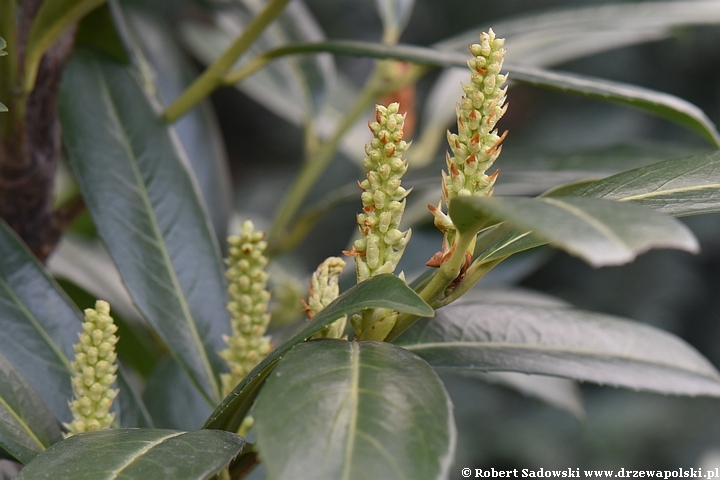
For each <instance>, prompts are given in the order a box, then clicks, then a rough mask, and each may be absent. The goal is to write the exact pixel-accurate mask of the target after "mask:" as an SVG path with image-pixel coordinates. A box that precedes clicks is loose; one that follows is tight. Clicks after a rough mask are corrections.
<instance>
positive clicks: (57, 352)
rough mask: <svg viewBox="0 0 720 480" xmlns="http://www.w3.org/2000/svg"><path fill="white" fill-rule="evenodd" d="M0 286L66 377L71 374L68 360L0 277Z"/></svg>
mask: <svg viewBox="0 0 720 480" xmlns="http://www.w3.org/2000/svg"><path fill="white" fill-rule="evenodd" d="M0 286H2V288H3V290H5V292H6V293H7V295H8V296H9V297H10V299H11V300H12V302H13V303H14V304H15V306H16V307H17V308H18V310H20V312H22V314H23V315H24V316H25V318H27V320H28V321H29V323H30V324H31V325H32V326H33V327H34V328H35V330H36V331H37V332H38V334H39V335H40V337H41V338H42V339H43V341H44V342H45V343H46V344H47V345H48V347H50V350H51V351H52V352H53V353H54V354H55V356H56V357H57V358H58V359H59V360H60V363H61V364H62V366H63V367H64V368H65V370H66V371H67V373H68V375H70V374H71V373H72V366H71V365H70V360H69V359H68V358H67V357H66V356H65V354H64V353H63V352H62V351H61V350H60V348H59V347H58V346H57V345H56V344H55V343H54V342H53V341H52V338H50V336H49V335H48V334H47V332H45V330H44V329H43V328H42V325H41V324H40V322H38V320H37V318H35V315H33V314H32V312H30V310H28V309H27V308H26V307H25V304H24V303H23V302H22V301H21V300H20V298H18V296H17V295H15V291H14V290H13V289H12V288H11V287H10V285H9V284H8V283H7V282H6V281H5V279H4V278H1V277H0Z"/></svg>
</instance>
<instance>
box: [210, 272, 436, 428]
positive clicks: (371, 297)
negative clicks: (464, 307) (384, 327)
mask: <svg viewBox="0 0 720 480" xmlns="http://www.w3.org/2000/svg"><path fill="white" fill-rule="evenodd" d="M365 308H390V309H393V310H395V311H398V312H407V313H411V314H413V315H418V316H421V317H432V316H433V315H434V310H433V309H432V307H430V305H428V304H427V303H425V301H424V300H423V299H422V298H420V296H418V294H417V293H415V291H413V290H412V289H411V288H410V287H408V286H407V285H406V284H405V282H404V281H402V280H400V279H399V278H398V277H396V276H395V275H391V274H383V275H377V276H375V277H372V278H369V279H368V280H366V281H364V282H361V283H359V284H357V285H355V286H354V287H352V288H350V289H348V290H347V291H346V292H344V293H343V294H342V295H340V296H339V297H338V298H336V299H335V301H333V302H332V303H331V304H330V305H328V306H327V307H325V308H324V309H323V310H321V311H320V312H319V313H318V314H317V315H315V316H314V317H313V318H312V319H311V320H309V321H308V322H307V323H305V325H303V327H302V328H301V329H300V330H298V331H297V332H296V333H295V334H294V335H292V336H291V337H290V338H288V339H287V340H286V341H285V342H283V343H281V344H280V345H278V346H276V347H275V348H274V349H273V350H272V351H271V352H270V354H269V355H268V356H267V357H265V358H264V359H263V360H262V361H261V362H260V363H259V364H258V365H257V366H256V367H255V368H254V369H253V370H252V371H251V372H250V373H249V374H248V375H247V376H246V377H245V378H244V379H243V381H242V382H240V383H239V384H238V385H237V386H236V387H235V389H234V390H233V391H232V392H231V393H230V394H229V395H228V396H227V398H225V400H223V402H222V404H220V406H218V407H217V408H216V409H215V411H214V412H213V413H212V415H211V416H210V418H209V419H208V420H207V422H206V423H205V427H204V428H218V429H223V430H229V431H237V429H238V427H239V426H240V422H242V419H243V418H244V417H245V415H246V414H247V412H248V411H249V410H250V407H251V406H252V404H253V402H254V400H255V396H256V395H257V393H258V391H259V389H260V387H261V386H262V383H263V382H264V381H265V379H266V378H267V376H268V375H269V374H270V372H271V371H272V369H273V368H274V367H275V365H276V364H277V362H278V361H279V360H280V358H282V356H283V355H285V354H286V353H287V352H289V351H290V350H292V348H293V347H295V345H297V344H299V343H301V342H304V341H305V340H307V339H308V338H310V337H311V336H312V335H313V334H314V333H316V332H318V331H320V330H322V329H323V328H324V327H325V326H327V325H329V324H330V323H332V322H333V321H335V320H337V319H338V318H340V317H342V316H343V315H349V314H351V313H353V312H357V311H360V310H363V309H365Z"/></svg>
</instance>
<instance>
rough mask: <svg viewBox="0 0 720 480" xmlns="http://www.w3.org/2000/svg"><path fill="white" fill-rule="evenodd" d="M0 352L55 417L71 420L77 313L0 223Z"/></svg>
mask: <svg viewBox="0 0 720 480" xmlns="http://www.w3.org/2000/svg"><path fill="white" fill-rule="evenodd" d="M0 304H2V309H0V351H2V352H3V355H5V357H7V359H8V360H9V361H10V362H12V363H13V365H15V368H17V369H18V371H19V372H20V374H21V375H23V376H24V377H25V378H26V379H27V380H28V382H29V383H30V385H32V386H33V388H34V389H35V390H36V391H37V392H38V393H39V395H40V397H41V398H42V399H43V400H44V401H45V403H46V404H47V406H48V407H49V408H50V411H51V412H52V413H53V415H55V417H56V418H58V419H60V420H61V421H64V422H69V421H70V420H71V416H70V410H69V409H68V400H69V399H70V397H71V395H72V389H71V387H70V372H71V369H70V360H68V358H73V356H74V352H73V349H72V345H73V343H74V342H76V341H77V334H78V332H80V325H81V321H82V320H81V317H80V312H78V311H77V310H76V309H75V308H74V306H73V305H72V304H71V302H70V300H69V299H68V298H67V297H66V296H65V295H64V294H63V293H62V290H61V289H60V287H58V286H57V285H56V284H55V282H54V281H53V280H52V278H50V276H49V275H48V274H47V272H46V271H45V270H44V269H43V267H42V265H40V263H39V262H38V261H37V260H36V259H35V257H34V256H33V254H32V253H31V252H30V251H29V250H28V249H27V247H26V246H25V244H24V243H23V242H22V241H21V240H20V239H19V238H18V237H17V235H16V234H15V232H13V231H12V230H10V228H9V227H8V226H7V225H6V224H5V222H2V221H0Z"/></svg>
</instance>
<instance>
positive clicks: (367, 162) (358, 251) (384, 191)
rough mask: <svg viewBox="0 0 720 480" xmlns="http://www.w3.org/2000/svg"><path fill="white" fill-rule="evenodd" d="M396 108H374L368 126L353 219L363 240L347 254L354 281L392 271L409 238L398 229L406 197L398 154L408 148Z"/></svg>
mask: <svg viewBox="0 0 720 480" xmlns="http://www.w3.org/2000/svg"><path fill="white" fill-rule="evenodd" d="M398 109H399V105H398V104H397V103H391V104H390V105H388V106H387V107H383V106H382V105H376V107H375V121H374V122H370V123H369V124H368V127H369V128H370V131H371V132H372V133H373V139H372V140H371V142H370V145H366V146H365V153H366V154H367V157H365V159H364V160H363V165H364V166H365V168H366V169H367V170H368V173H367V178H366V180H363V181H362V182H360V188H362V189H363V193H362V195H361V197H360V198H361V200H362V204H363V213H361V214H359V215H358V216H357V223H358V227H359V228H360V232H361V233H362V236H363V238H362V239H360V240H358V241H356V242H355V243H354V249H353V250H352V251H351V252H350V254H352V255H353V256H354V257H355V265H356V273H357V279H358V282H362V281H363V280H367V279H368V278H369V277H371V276H373V275H378V274H380V273H392V272H393V271H395V267H397V264H398V262H399V261H400V258H401V257H402V253H403V250H404V248H405V245H406V244H407V242H408V240H409V239H410V235H411V232H410V230H406V231H405V232H400V230H399V229H398V228H399V224H400V219H401V218H402V214H403V211H404V210H405V197H406V196H407V194H408V192H407V191H406V190H405V189H404V188H403V187H402V186H401V185H400V184H401V178H402V176H403V175H404V174H405V172H406V171H407V162H406V161H405V160H403V158H402V153H403V152H404V151H405V150H407V147H408V145H407V143H406V142H405V141H403V139H402V138H403V124H404V122H405V116H404V115H400V114H399V113H398ZM388 232H393V233H392V234H391V235H388ZM398 234H399V235H398Z"/></svg>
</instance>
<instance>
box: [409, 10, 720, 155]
mask: <svg viewBox="0 0 720 480" xmlns="http://www.w3.org/2000/svg"><path fill="white" fill-rule="evenodd" d="M717 23H720V4H718V3H716V2H707V1H699V2H683V1H676V2H640V3H627V4H607V5H599V6H595V5H593V6H580V7H576V6H573V7H570V8H565V9H556V10H550V11H547V12H545V13H533V14H532V15H529V16H523V17H520V18H513V19H510V20H504V21H494V22H493V23H492V25H478V26H477V27H475V28H472V29H470V30H468V31H467V32H464V33H462V34H460V35H457V36H454V37H452V38H449V39H447V40H443V41H441V42H438V43H435V44H434V45H433V48H436V49H441V50H447V51H449V52H460V53H463V54H467V46H468V45H470V44H472V43H476V42H477V40H478V34H479V32H482V31H487V29H488V28H489V27H490V26H492V28H493V29H494V30H495V32H496V33H497V34H498V35H499V36H501V37H503V38H505V39H506V46H507V47H508V51H507V53H506V61H507V62H510V63H512V64H515V65H524V66H534V67H549V66H552V65H558V64H561V63H564V62H567V61H570V60H575V59H578V58H582V57H585V56H588V55H593V54H596V53H600V52H604V51H608V50H613V49H616V48H620V47H624V46H628V45H635V44H639V43H644V42H649V41H657V40H661V39H664V38H668V37H671V36H672V35H673V34H674V33H675V28H676V27H678V26H681V25H694V24H717ZM467 78H468V73H467V69H466V68H462V69H459V68H453V69H449V70H447V71H445V72H443V73H442V74H441V75H440V77H439V78H438V79H437V80H436V82H435V84H434V85H433V87H432V89H431V90H430V92H429V94H428V98H427V101H426V102H425V108H424V110H423V115H421V118H422V119H423V128H422V135H421V136H420V138H419V139H416V141H415V143H416V145H427V146H428V149H427V150H430V151H432V152H433V153H434V152H436V151H437V148H436V147H438V146H439V144H440V142H442V141H444V138H445V130H446V129H447V128H448V126H449V125H450V124H452V122H453V121H454V119H455V103H457V101H458V99H459V98H460V96H461V95H462V89H461V88H460V83H461V82H467ZM707 134H712V133H711V131H708V132H706V133H705V135H706V136H707ZM433 145H434V147H433ZM421 155H422V152H421ZM425 158H428V160H429V157H423V159H425Z"/></svg>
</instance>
